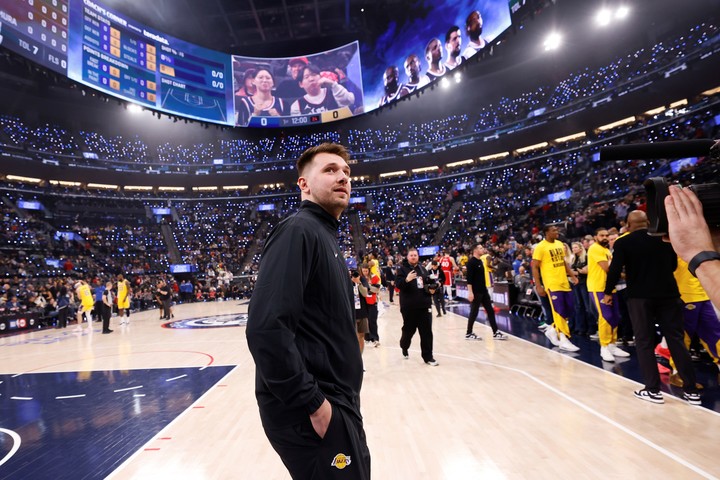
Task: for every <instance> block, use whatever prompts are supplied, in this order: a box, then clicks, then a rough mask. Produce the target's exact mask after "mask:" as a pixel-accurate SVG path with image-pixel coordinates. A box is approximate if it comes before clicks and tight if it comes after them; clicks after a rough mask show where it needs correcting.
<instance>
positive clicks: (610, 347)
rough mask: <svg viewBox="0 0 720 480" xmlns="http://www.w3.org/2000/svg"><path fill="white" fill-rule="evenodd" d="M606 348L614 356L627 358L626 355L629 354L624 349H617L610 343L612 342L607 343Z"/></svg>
mask: <svg viewBox="0 0 720 480" xmlns="http://www.w3.org/2000/svg"><path fill="white" fill-rule="evenodd" d="M607 348H608V350H610V353H611V354H612V355H613V356H614V357H620V358H627V357H629V356H630V354H629V353H628V352H626V351H625V350H621V349H619V348H618V347H617V345H614V344H612V343H611V344H610V345H608V347H607Z"/></svg>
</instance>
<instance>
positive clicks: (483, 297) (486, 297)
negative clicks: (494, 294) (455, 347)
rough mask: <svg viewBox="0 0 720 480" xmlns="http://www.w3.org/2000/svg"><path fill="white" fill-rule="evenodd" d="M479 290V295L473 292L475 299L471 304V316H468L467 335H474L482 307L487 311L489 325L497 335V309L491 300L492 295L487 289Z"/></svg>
mask: <svg viewBox="0 0 720 480" xmlns="http://www.w3.org/2000/svg"><path fill="white" fill-rule="evenodd" d="M473 290H474V289H473ZM478 290H479V291H478V292H477V293H476V292H474V291H473V294H474V298H473V301H472V303H470V315H468V324H467V332H465V333H473V326H474V325H475V320H477V316H478V313H479V312H480V305H482V307H483V308H484V309H485V314H486V315H487V319H488V323H489V324H490V327H491V328H492V331H493V333H495V332H497V331H498V326H497V322H496V321H495V309H494V308H493V304H492V300H490V294H489V293H488V291H487V288H482V289H478Z"/></svg>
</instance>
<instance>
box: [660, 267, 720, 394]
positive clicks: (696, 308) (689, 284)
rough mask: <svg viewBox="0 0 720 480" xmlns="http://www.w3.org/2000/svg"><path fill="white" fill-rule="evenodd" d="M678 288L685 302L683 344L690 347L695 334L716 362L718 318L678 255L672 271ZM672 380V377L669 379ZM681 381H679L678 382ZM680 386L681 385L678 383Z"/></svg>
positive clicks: (719, 336)
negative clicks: (676, 264) (675, 265)
mask: <svg viewBox="0 0 720 480" xmlns="http://www.w3.org/2000/svg"><path fill="white" fill-rule="evenodd" d="M674 275H675V280H676V281H677V284H678V290H680V299H681V300H682V301H683V303H684V304H685V308H684V309H683V327H684V328H685V346H686V347H690V341H691V340H692V337H693V336H694V335H695V334H697V336H698V338H699V339H700V342H701V343H702V344H703V346H704V347H705V350H707V352H708V353H709V354H710V356H711V357H712V359H713V362H715V365H718V367H719V368H720V364H719V363H718V357H719V355H718V351H719V350H720V320H718V317H717V314H716V313H715V309H714V308H713V305H712V303H711V302H710V297H709V296H708V294H707V292H706V291H705V289H704V288H703V287H702V285H700V281H699V280H698V279H697V278H696V277H695V276H693V274H691V273H690V270H689V269H688V264H687V262H685V261H684V260H683V259H682V258H680V257H678V266H677V269H675V272H674ZM671 380H672V379H671ZM680 383H681V382H680ZM680 386H682V385H680Z"/></svg>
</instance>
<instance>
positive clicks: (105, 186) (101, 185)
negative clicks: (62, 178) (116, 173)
mask: <svg viewBox="0 0 720 480" xmlns="http://www.w3.org/2000/svg"><path fill="white" fill-rule="evenodd" d="M87 188H96V189H99V190H116V189H117V188H118V186H117V185H111V184H109V183H88V184H87Z"/></svg>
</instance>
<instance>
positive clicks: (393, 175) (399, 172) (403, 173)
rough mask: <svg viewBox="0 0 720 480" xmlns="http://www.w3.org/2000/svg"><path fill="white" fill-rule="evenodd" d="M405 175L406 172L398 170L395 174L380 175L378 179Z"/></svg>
mask: <svg viewBox="0 0 720 480" xmlns="http://www.w3.org/2000/svg"><path fill="white" fill-rule="evenodd" d="M405 174H407V170H398V171H397V172H387V173H381V174H380V178H387V177H399V176H400V175H405Z"/></svg>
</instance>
